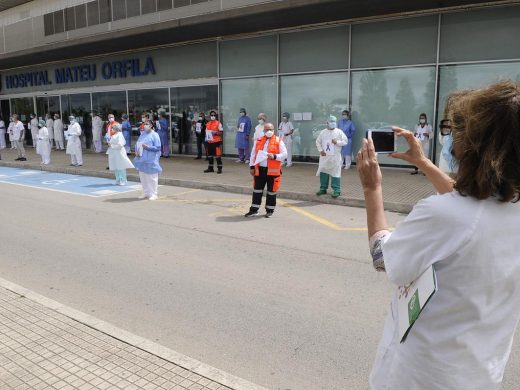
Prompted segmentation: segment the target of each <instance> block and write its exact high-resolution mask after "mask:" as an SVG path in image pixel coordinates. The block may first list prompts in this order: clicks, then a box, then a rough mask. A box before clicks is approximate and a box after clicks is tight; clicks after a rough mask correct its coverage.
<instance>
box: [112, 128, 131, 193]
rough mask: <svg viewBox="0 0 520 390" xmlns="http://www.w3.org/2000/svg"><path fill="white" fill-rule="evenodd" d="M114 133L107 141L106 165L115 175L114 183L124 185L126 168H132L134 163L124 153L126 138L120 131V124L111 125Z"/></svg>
mask: <svg viewBox="0 0 520 390" xmlns="http://www.w3.org/2000/svg"><path fill="white" fill-rule="evenodd" d="M112 130H113V131H114V135H113V136H112V138H110V141H108V166H109V167H110V170H111V171H114V174H115V175H116V185H119V186H124V185H126V183H127V180H126V170H127V169H129V168H133V167H134V165H133V164H132V162H131V161H130V159H129V158H128V156H127V155H126V150H125V146H126V145H125V144H126V140H125V137H124V136H123V134H122V133H121V131H122V125H120V124H117V125H114V126H112Z"/></svg>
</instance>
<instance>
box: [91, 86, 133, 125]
mask: <svg viewBox="0 0 520 390" xmlns="http://www.w3.org/2000/svg"><path fill="white" fill-rule="evenodd" d="M92 110H93V111H94V112H97V113H98V114H99V116H100V117H101V119H103V120H107V119H108V114H114V116H115V117H116V118H121V115H123V114H124V113H126V92H125V91H113V92H94V93H93V94H92Z"/></svg>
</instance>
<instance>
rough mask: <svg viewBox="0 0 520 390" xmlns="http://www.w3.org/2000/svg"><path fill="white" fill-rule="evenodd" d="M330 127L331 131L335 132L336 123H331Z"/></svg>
mask: <svg viewBox="0 0 520 390" xmlns="http://www.w3.org/2000/svg"><path fill="white" fill-rule="evenodd" d="M328 127H329V130H334V129H335V128H336V122H329V123H328Z"/></svg>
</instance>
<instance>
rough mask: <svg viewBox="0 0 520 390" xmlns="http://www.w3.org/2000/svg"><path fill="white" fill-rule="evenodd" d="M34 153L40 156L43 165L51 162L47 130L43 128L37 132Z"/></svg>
mask: <svg viewBox="0 0 520 390" xmlns="http://www.w3.org/2000/svg"><path fill="white" fill-rule="evenodd" d="M36 153H37V154H39V155H40V156H42V163H43V164H49V163H50V162H51V144H50V142H49V130H47V128H46V127H45V126H44V127H42V128H40V129H39V130H38V141H37V143H36Z"/></svg>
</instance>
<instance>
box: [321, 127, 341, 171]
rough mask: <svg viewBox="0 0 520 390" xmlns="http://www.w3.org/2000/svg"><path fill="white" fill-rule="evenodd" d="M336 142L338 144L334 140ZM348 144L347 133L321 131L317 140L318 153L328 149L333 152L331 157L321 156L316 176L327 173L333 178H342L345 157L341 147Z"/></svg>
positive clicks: (335, 130)
mask: <svg viewBox="0 0 520 390" xmlns="http://www.w3.org/2000/svg"><path fill="white" fill-rule="evenodd" d="M333 139H335V140H336V144H335V145H334V144H333V143H332V140H333ZM346 144H348V138H347V136H346V135H345V133H344V132H343V131H342V130H340V129H338V128H335V129H334V130H329V129H324V130H322V131H321V133H320V135H318V138H316V147H317V148H318V152H320V153H321V152H322V151H324V150H325V151H326V149H327V148H329V150H331V153H332V154H330V155H327V156H320V164H319V165H318V171H317V172H316V176H319V175H320V172H323V173H327V174H329V175H331V176H332V177H341V165H342V164H343V157H342V156H341V147H342V146H344V145H346Z"/></svg>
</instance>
